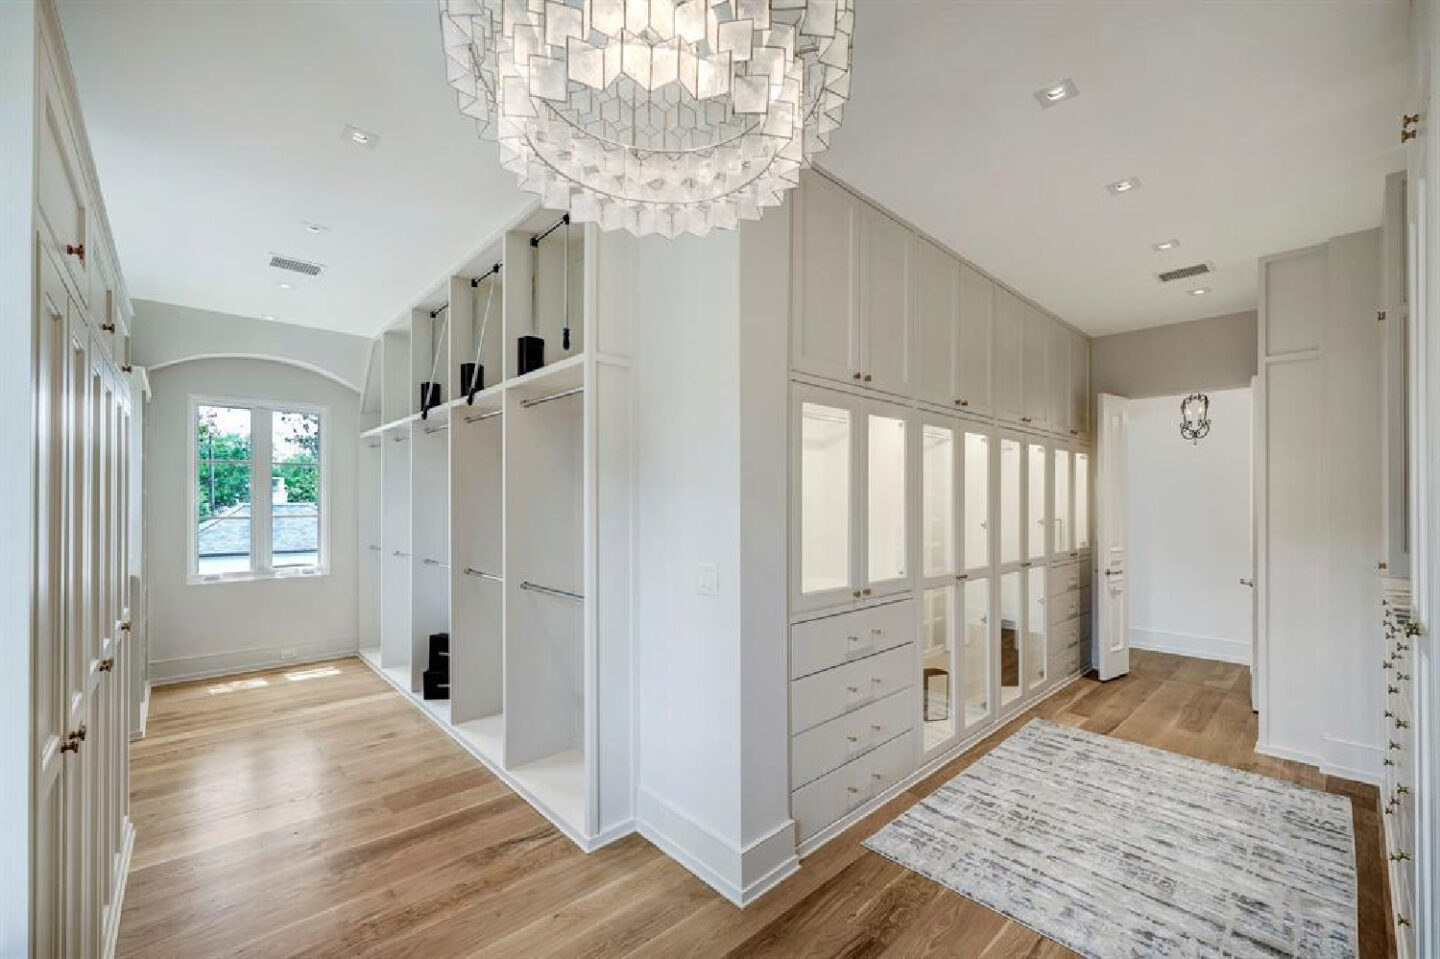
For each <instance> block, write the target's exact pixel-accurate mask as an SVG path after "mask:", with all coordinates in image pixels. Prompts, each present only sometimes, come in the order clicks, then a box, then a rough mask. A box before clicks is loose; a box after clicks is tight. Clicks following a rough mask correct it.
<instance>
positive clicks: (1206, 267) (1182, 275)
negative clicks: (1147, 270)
mask: <svg viewBox="0 0 1440 959" xmlns="http://www.w3.org/2000/svg"><path fill="white" fill-rule="evenodd" d="M1214 272H1215V268H1214V267H1213V266H1211V265H1210V264H1209V263H1196V264H1195V265H1194V266H1182V267H1179V268H1177V269H1174V270H1166V271H1165V272H1164V273H1156V274H1155V276H1156V277H1157V278H1158V279H1159V280H1160V282H1161V283H1173V282H1174V281H1176V280H1188V279H1190V278H1191V277H1194V276H1204V275H1205V274H1206V273H1214Z"/></svg>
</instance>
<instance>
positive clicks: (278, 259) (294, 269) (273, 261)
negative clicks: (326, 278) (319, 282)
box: [270, 253, 324, 276]
mask: <svg viewBox="0 0 1440 959" xmlns="http://www.w3.org/2000/svg"><path fill="white" fill-rule="evenodd" d="M270 265H271V266H273V267H275V268H276V269H277V270H289V271H290V272H291V273H304V274H305V275H306V276H319V275H320V271H321V270H323V269H324V267H323V266H321V265H320V264H319V263H307V262H305V261H304V260H297V259H295V258H294V257H293V256H280V255H278V254H275V253H272V254H270Z"/></svg>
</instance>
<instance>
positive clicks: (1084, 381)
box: [1070, 333, 1090, 436]
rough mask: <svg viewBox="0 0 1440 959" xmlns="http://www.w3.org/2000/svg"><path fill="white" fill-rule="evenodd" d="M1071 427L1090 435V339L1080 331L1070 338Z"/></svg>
mask: <svg viewBox="0 0 1440 959" xmlns="http://www.w3.org/2000/svg"><path fill="white" fill-rule="evenodd" d="M1070 427H1071V430H1072V432H1074V434H1075V435H1076V436H1089V435H1090V341H1089V340H1088V339H1086V338H1085V337H1083V336H1081V335H1080V334H1078V333H1074V334H1072V335H1071V338H1070Z"/></svg>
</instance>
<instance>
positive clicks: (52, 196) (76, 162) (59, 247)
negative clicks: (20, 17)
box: [35, 45, 90, 303]
mask: <svg viewBox="0 0 1440 959" xmlns="http://www.w3.org/2000/svg"><path fill="white" fill-rule="evenodd" d="M41 49H42V54H41V64H40V72H41V83H42V85H43V96H42V100H43V103H42V111H43V112H42V115H41V116H40V118H39V127H40V129H39V135H40V139H39V144H38V154H39V155H38V156H37V157H36V171H35V177H36V182H35V199H36V205H37V206H38V207H39V211H40V219H41V220H42V221H43V222H44V224H45V226H46V228H47V229H46V230H42V231H41V234H40V235H41V242H43V243H46V244H48V245H49V246H50V248H51V249H52V250H53V251H54V253H55V260H56V262H59V263H64V264H65V269H66V271H67V272H68V273H69V274H70V279H71V282H72V284H73V286H74V288H75V290H76V292H77V293H78V294H79V296H80V298H81V302H82V303H83V302H85V301H86V300H88V298H89V295H90V284H89V280H88V276H89V273H88V266H87V263H88V261H87V259H86V255H87V250H86V240H87V235H88V233H89V229H90V219H89V217H90V191H89V188H88V187H87V186H86V182H85V176H84V174H83V173H82V172H81V167H80V155H79V151H77V150H76V148H75V134H74V132H73V130H72V129H71V127H70V115H69V112H68V111H67V110H66V109H65V98H64V94H63V93H62V92H61V88H60V82H59V80H58V79H57V78H56V75H55V68H54V65H53V64H52V63H51V62H50V56H49V52H48V48H46V47H45V46H44V45H42V48H41Z"/></svg>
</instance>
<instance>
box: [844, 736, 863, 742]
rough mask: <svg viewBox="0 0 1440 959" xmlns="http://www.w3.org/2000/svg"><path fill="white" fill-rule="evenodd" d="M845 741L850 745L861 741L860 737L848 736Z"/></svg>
mask: <svg viewBox="0 0 1440 959" xmlns="http://www.w3.org/2000/svg"><path fill="white" fill-rule="evenodd" d="M845 741H846V742H850V743H854V742H859V741H860V737H859V736H846V737H845Z"/></svg>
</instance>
